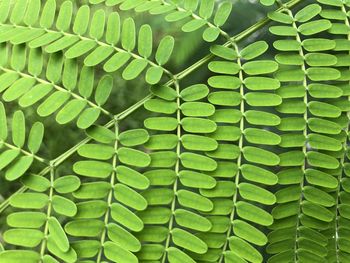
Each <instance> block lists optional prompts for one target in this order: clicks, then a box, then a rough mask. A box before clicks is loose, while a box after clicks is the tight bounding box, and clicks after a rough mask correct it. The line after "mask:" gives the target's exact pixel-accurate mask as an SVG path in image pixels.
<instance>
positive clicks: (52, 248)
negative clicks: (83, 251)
mask: <svg viewBox="0 0 350 263" xmlns="http://www.w3.org/2000/svg"><path fill="white" fill-rule="evenodd" d="M47 249H48V251H49V252H51V253H52V254H53V255H55V256H56V257H58V258H60V259H62V260H63V261H65V262H75V261H76V260H77V253H76V252H75V251H74V250H73V249H72V248H70V249H69V250H68V251H67V252H63V251H62V250H61V249H60V248H59V247H58V246H57V244H56V242H55V240H53V239H52V237H50V236H49V238H48V240H47Z"/></svg>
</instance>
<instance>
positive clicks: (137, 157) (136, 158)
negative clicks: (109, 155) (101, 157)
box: [117, 147, 151, 167]
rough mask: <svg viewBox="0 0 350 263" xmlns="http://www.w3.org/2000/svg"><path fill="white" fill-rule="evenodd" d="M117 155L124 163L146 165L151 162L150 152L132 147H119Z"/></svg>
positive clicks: (138, 165)
mask: <svg viewBox="0 0 350 263" xmlns="http://www.w3.org/2000/svg"><path fill="white" fill-rule="evenodd" d="M117 155H118V158H119V160H120V161H121V162H122V163H124V164H128V165H133V166H137V167H146V166H148V165H149V164H150V163H151V158H150V157H149V155H148V154H146V153H144V152H141V151H139V150H135V149H131V148H126V147H121V148H119V149H118V151H117Z"/></svg>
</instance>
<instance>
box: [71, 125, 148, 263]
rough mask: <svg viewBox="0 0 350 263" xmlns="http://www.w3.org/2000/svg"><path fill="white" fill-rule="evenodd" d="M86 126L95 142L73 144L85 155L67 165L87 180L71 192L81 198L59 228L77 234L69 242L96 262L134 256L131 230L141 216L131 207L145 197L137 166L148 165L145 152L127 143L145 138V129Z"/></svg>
mask: <svg viewBox="0 0 350 263" xmlns="http://www.w3.org/2000/svg"><path fill="white" fill-rule="evenodd" d="M87 132H88V134H89V136H90V137H91V138H93V139H94V140H95V141H96V142H97V143H94V144H85V145H83V146H81V147H80V148H79V149H78V154H79V155H80V156H81V157H85V158H88V159H86V160H83V161H78V162H76V163H75V164H74V166H73V170H74V172H75V173H77V174H78V175H80V176H83V177H87V178H91V179H93V180H92V181H91V182H86V183H83V184H82V185H81V187H80V188H79V189H78V190H77V191H75V192H74V193H73V195H74V197H75V198H77V199H78V200H82V201H81V202H78V203H77V214H76V215H75V217H74V220H72V221H70V222H68V223H67V224H66V225H65V231H66V232H67V233H68V234H69V235H70V236H73V237H75V238H77V239H78V240H76V241H75V242H73V243H72V246H73V247H74V248H75V250H76V252H77V254H78V258H90V259H93V258H94V259H95V262H101V260H102V259H103V258H104V256H105V257H106V258H108V259H109V260H111V261H114V262H138V261H137V258H136V256H135V255H134V254H133V253H135V252H137V251H139V250H140V249H141V243H140V241H139V240H138V239H137V238H136V237H135V233H136V232H139V231H141V230H142V229H143V222H142V221H141V219H140V218H139V217H138V216H137V215H135V214H134V211H139V210H144V209H146V207H147V201H146V199H145V198H144V197H142V196H141V194H140V193H138V191H140V190H144V189H146V188H148V185H149V181H148V179H147V178H146V177H145V176H144V175H142V174H141V173H140V172H138V171H137V167H146V166H148V165H149V163H150V157H149V156H148V155H147V154H145V153H143V152H141V151H139V150H136V149H133V148H130V147H135V146H138V145H142V144H143V143H145V142H146V141H148V138H149V137H148V134H147V132H146V131H145V130H141V129H138V130H129V131H125V132H122V133H119V129H118V127H117V126H116V127H115V132H112V131H110V130H108V129H106V128H103V127H97V126H96V127H91V128H90V129H88V130H87ZM113 145H114V146H113ZM109 161H111V162H109ZM104 179H109V181H105V180H104ZM101 218H103V219H101ZM86 237H88V238H92V239H90V240H84V239H85V238H86ZM86 247H90V248H91V249H89V251H87V250H86ZM92 248H93V249H92Z"/></svg>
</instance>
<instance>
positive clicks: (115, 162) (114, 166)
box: [96, 121, 119, 263]
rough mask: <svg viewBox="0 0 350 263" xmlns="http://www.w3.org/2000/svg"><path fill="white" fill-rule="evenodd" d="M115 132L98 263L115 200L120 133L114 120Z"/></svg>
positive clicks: (97, 262) (98, 262)
mask: <svg viewBox="0 0 350 263" xmlns="http://www.w3.org/2000/svg"><path fill="white" fill-rule="evenodd" d="M114 129H115V130H114V133H115V142H114V152H115V153H114V156H113V161H112V165H113V169H114V170H113V172H112V174H111V179H110V185H111V189H110V190H109V193H108V198H107V205H108V208H107V211H106V214H105V217H104V224H105V227H104V229H103V232H102V235H101V239H100V241H101V242H100V243H101V248H100V250H99V252H98V255H97V259H96V263H100V262H101V258H102V252H103V246H104V243H105V240H106V235H107V225H108V222H109V216H110V209H111V205H112V201H113V190H114V181H115V176H116V166H117V150H118V139H117V138H118V134H119V127H118V123H117V122H116V121H115V122H114Z"/></svg>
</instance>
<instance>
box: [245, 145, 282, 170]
mask: <svg viewBox="0 0 350 263" xmlns="http://www.w3.org/2000/svg"><path fill="white" fill-rule="evenodd" d="M243 155H244V158H245V159H246V160H248V161H250V162H253V163H259V164H264V165H269V166H274V165H277V164H278V163H279V161H280V160H279V157H278V156H277V155H276V154H274V153H272V152H269V151H267V150H264V149H260V148H257V147H252V146H246V147H244V148H243Z"/></svg>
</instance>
